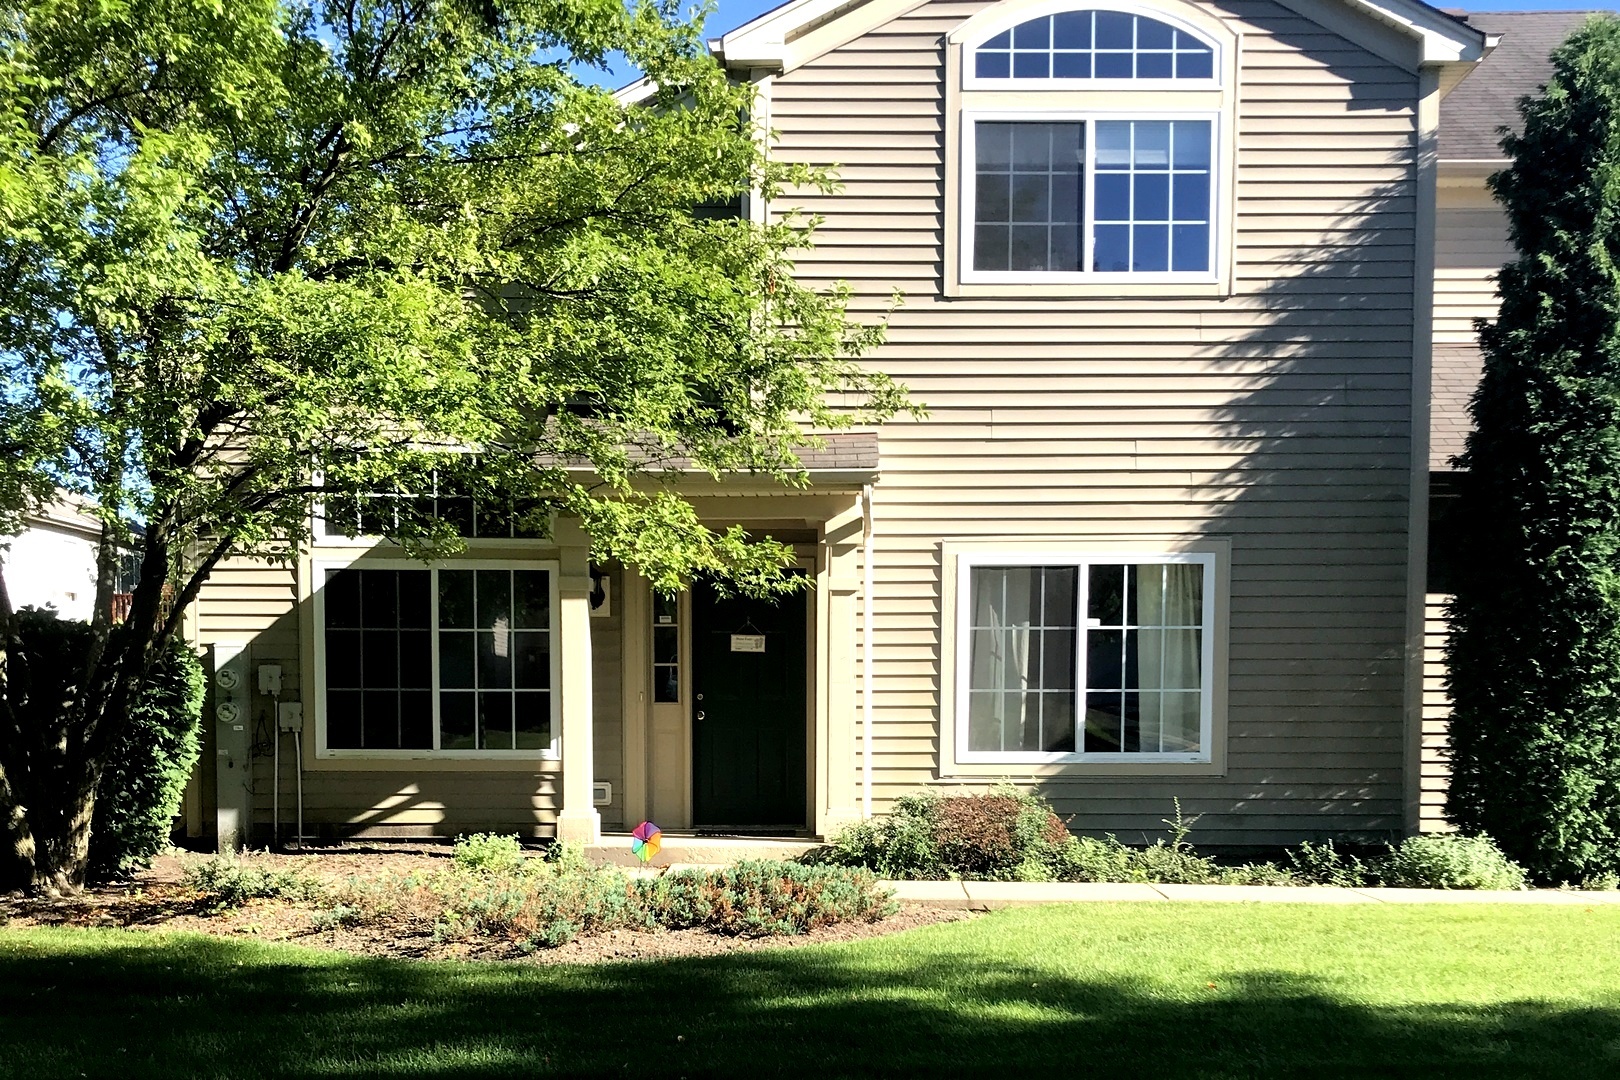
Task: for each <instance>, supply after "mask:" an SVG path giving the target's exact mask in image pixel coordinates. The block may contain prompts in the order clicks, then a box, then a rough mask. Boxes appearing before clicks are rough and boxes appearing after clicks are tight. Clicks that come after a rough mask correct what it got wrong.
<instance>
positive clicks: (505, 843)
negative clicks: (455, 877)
mask: <svg viewBox="0 0 1620 1080" xmlns="http://www.w3.org/2000/svg"><path fill="white" fill-rule="evenodd" d="M450 857H451V858H452V859H454V860H455V864H456V865H457V866H459V867H461V868H462V869H464V870H479V871H483V872H486V873H491V874H510V873H513V872H515V871H516V870H517V869H518V868H519V867H521V866H522V865H523V861H524V857H523V844H522V843H521V842H520V841H519V840H518V838H517V837H516V836H511V835H507V836H501V835H498V834H496V833H473V834H471V835H470V836H458V837H457V838H456V842H455V844H454V845H453V846H452V847H451V849H450Z"/></svg>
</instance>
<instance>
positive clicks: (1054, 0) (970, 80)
mask: <svg viewBox="0 0 1620 1080" xmlns="http://www.w3.org/2000/svg"><path fill="white" fill-rule="evenodd" d="M1070 11H1117V12H1119V13H1120V14H1123V15H1139V16H1141V17H1142V18H1145V19H1152V20H1154V21H1155V22H1161V23H1164V24H1165V25H1166V26H1170V27H1174V28H1175V29H1177V30H1180V31H1181V32H1182V33H1184V34H1188V35H1190V36H1192V37H1194V38H1197V39H1198V41H1199V42H1201V43H1202V44H1204V45H1208V46H1209V47H1210V49H1212V50H1213V51H1214V58H1213V61H1212V66H1211V68H1210V77H1209V78H1207V79H1014V78H1006V79H981V78H979V77H978V76H977V75H975V74H974V72H975V71H976V70H977V69H978V65H977V63H976V62H975V59H974V54H975V53H977V52H978V50H979V47H980V46H981V45H983V44H984V43H985V42H987V41H989V40H990V39H991V38H993V37H995V36H996V35H997V34H999V33H1001V32H1002V31H1004V30H1011V29H1012V28H1013V27H1015V26H1019V25H1021V24H1023V23H1026V22H1029V21H1030V20H1031V19H1039V18H1042V17H1043V16H1047V15H1060V14H1063V13H1064V12H1070ZM961 44H962V89H964V90H1059V91H1061V90H1113V91H1132V90H1135V91H1140V92H1151V91H1166V90H1221V89H1224V88H1225V86H1226V77H1225V70H1226V64H1227V63H1228V62H1229V58H1228V56H1227V50H1226V49H1224V48H1222V46H1221V43H1220V42H1219V41H1215V40H1213V39H1212V38H1211V37H1210V35H1209V34H1208V33H1207V32H1206V31H1204V30H1201V29H1199V28H1198V27H1197V26H1194V25H1193V24H1192V23H1190V22H1187V21H1186V20H1185V19H1180V18H1177V17H1176V15H1175V14H1174V13H1173V12H1171V11H1169V10H1167V9H1166V8H1164V7H1156V6H1154V5H1152V4H1132V3H1112V2H1105V0H1099V2H1098V3H1094V4H1088V3H1086V2H1085V0H1050V2H1048V3H1041V4H1032V5H1030V6H1027V7H1019V8H1016V9H1014V10H1013V11H1011V12H1009V13H1008V14H1007V15H1005V16H1004V17H1002V18H1000V19H997V20H996V21H994V22H992V23H990V24H988V26H987V27H985V28H980V29H977V30H975V31H974V33H973V35H972V36H971V37H964V38H963V39H962V43H961Z"/></svg>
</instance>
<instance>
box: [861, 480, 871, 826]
mask: <svg viewBox="0 0 1620 1080" xmlns="http://www.w3.org/2000/svg"><path fill="white" fill-rule="evenodd" d="M861 510H862V513H863V515H864V516H865V518H866V521H865V523H864V524H865V526H866V532H865V536H864V538H863V540H862V544H861V816H862V817H863V818H871V816H872V576H873V575H872V524H873V514H872V485H871V484H867V485H865V486H864V487H863V488H862V489H861Z"/></svg>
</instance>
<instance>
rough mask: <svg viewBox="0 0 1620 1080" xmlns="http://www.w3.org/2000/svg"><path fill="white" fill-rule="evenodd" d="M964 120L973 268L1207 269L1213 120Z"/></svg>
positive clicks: (1075, 270) (1166, 271)
mask: <svg viewBox="0 0 1620 1080" xmlns="http://www.w3.org/2000/svg"><path fill="white" fill-rule="evenodd" d="M969 123H971V125H972V130H971V133H970V141H971V143H972V145H973V160H974V174H973V186H972V192H971V196H972V197H971V198H970V199H969V200H968V204H969V205H970V206H971V207H972V212H971V220H972V222H973V230H972V239H971V244H970V245H969V247H970V250H971V253H972V254H971V265H972V267H973V269H974V270H975V271H981V272H985V271H987V272H991V273H997V272H1000V273H1008V272H1022V273H1032V272H1033V273H1042V272H1060V273H1061V272H1067V273H1071V274H1073V273H1086V272H1090V273H1103V274H1194V275H1201V274H1207V273H1208V272H1209V270H1210V267H1211V265H1212V260H1213V258H1214V251H1213V244H1212V240H1213V232H1212V229H1211V224H1212V222H1213V209H1212V201H1211V200H1212V196H1213V191H1214V184H1213V183H1212V181H1211V177H1212V161H1213V132H1214V123H1213V122H1212V121H1211V120H1209V119H1175V120H1170V119H1165V120H1099V119H1089V118H1088V119H1074V120H1060V121H1051V120H1033V119H1010V120H991V119H977V118H973V119H970V120H969Z"/></svg>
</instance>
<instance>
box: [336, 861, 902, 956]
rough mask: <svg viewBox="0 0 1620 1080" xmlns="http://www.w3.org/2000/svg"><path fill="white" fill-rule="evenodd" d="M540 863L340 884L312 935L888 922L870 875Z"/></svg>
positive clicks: (518, 939) (742, 928)
mask: <svg viewBox="0 0 1620 1080" xmlns="http://www.w3.org/2000/svg"><path fill="white" fill-rule="evenodd" d="M547 856H548V857H547V858H544V859H529V860H526V861H525V862H524V863H523V864H522V866H521V867H520V868H517V869H509V870H491V869H488V868H487V867H483V866H480V867H478V868H476V869H475V868H472V867H469V866H467V865H466V864H464V863H462V862H457V863H456V864H455V865H453V866H451V867H450V868H448V869H444V870H438V871H434V872H431V873H426V874H394V875H389V876H385V877H382V878H378V879H364V878H351V879H350V880H349V881H348V882H346V883H345V884H344V885H343V886H341V887H340V888H338V889H336V890H334V891H332V892H331V893H330V894H329V895H328V896H326V897H325V898H324V900H325V902H326V903H327V904H328V905H330V911H331V912H334V913H335V912H338V911H340V910H341V912H342V914H341V916H339V915H336V914H328V915H326V916H325V917H324V918H323V919H322V920H321V925H322V926H326V927H329V926H335V925H356V924H361V923H371V924H388V925H393V926H397V927H399V928H401V929H402V930H403V931H404V932H407V933H414V934H422V935H431V936H432V937H434V938H435V939H436V940H440V941H469V942H470V941H478V940H483V939H494V940H498V941H507V942H511V943H514V944H516V945H518V946H520V947H522V948H538V947H548V948H555V947H556V946H559V945H565V944H567V943H568V942H569V941H572V940H573V939H574V938H575V937H579V936H584V935H592V934H601V933H605V932H607V931H610V930H623V929H632V930H650V929H658V928H662V929H669V930H681V929H688V928H701V929H705V930H712V931H715V932H717V933H725V934H733V935H740V936H748V937H758V936H765V935H777V934H801V933H804V932H806V931H809V930H814V929H816V928H817V927H820V926H826V925H829V924H832V923H836V922H841V921H845V920H849V919H861V920H866V921H872V920H875V919H880V918H882V917H883V916H885V915H887V914H890V913H891V912H892V911H893V910H894V905H893V899H892V896H891V895H890V894H889V893H888V892H887V891H885V890H883V889H880V888H879V887H878V884H877V879H876V878H875V877H874V876H873V875H872V874H871V873H870V872H869V871H862V870H849V869H844V868H840V867H833V866H800V865H796V864H793V863H780V862H763V861H759V862H745V863H739V864H737V865H736V866H733V867H729V868H727V869H723V870H713V871H704V870H679V871H675V872H673V873H668V874H663V875H660V876H658V877H655V878H636V879H632V878H630V877H628V876H626V875H625V874H623V873H621V872H620V871H618V870H614V869H611V868H605V867H595V866H592V865H590V864H589V863H587V862H586V861H585V860H584V857H583V852H582V849H581V848H580V847H579V846H578V845H577V844H574V845H569V844H556V845H553V846H552V848H550V849H549V850H548V852H547Z"/></svg>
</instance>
